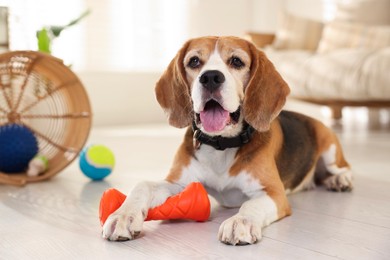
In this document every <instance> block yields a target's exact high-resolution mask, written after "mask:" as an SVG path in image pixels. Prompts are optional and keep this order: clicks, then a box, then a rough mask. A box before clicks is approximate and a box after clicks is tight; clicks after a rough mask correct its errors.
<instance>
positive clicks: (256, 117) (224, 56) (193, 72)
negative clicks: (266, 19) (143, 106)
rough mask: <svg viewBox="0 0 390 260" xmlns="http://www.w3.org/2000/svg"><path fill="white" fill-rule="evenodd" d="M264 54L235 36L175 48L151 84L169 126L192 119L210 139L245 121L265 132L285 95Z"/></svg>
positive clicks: (234, 129)
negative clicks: (169, 60) (174, 54)
mask: <svg viewBox="0 0 390 260" xmlns="http://www.w3.org/2000/svg"><path fill="white" fill-rule="evenodd" d="M289 91H290V90H289V88H288V86H287V84H286V82H285V81H284V80H283V79H282V78H281V76H280V75H279V73H278V72H277V71H276V70H275V68H274V66H273V64H272V63H271V62H270V61H269V60H268V59H267V57H266V56H265V54H264V53H263V52H262V51H260V50H258V49H257V48H256V47H255V46H254V45H253V44H252V43H250V42H248V41H246V40H243V39H240V38H236V37H202V38H196V39H192V40H189V41H188V42H186V43H185V44H184V46H183V47H182V48H181V49H180V50H179V52H178V53H177V55H176V57H175V58H174V59H173V60H172V61H171V63H170V64H169V66H168V68H167V70H166V71H165V72H164V74H163V75H162V77H161V78H160V80H159V81H158V82H157V85H156V96H157V100H158V102H159V103H160V105H161V107H162V108H163V109H164V110H165V111H166V112H167V113H168V116H169V123H170V124H171V125H173V126H175V127H180V128H181V127H186V126H188V125H190V124H191V123H192V121H193V120H195V122H196V124H197V125H198V127H199V128H200V129H201V130H202V131H203V132H205V133H207V134H210V135H223V136H233V135H236V134H238V133H239V132H240V131H241V128H242V125H243V124H242V122H243V121H246V122H247V123H248V124H250V125H251V126H252V127H254V128H255V129H256V130H258V131H267V130H268V129H269V128H270V123H271V121H272V120H273V119H274V118H275V117H276V116H277V115H278V114H279V112H280V111H281V109H282V107H283V105H284V103H285V101H286V96H287V95H288V93H289Z"/></svg>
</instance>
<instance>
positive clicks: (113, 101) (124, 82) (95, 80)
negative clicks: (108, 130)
mask: <svg viewBox="0 0 390 260" xmlns="http://www.w3.org/2000/svg"><path fill="white" fill-rule="evenodd" d="M77 75H78V76H79V78H80V80H81V81H82V83H83V84H84V86H85V88H86V90H87V93H88V96H89V99H90V102H91V105H92V111H93V125H95V126H101V125H126V124H134V123H135V124H140V123H142V124H143V123H154V122H164V121H166V119H165V115H164V114H163V112H162V110H161V109H160V107H159V105H158V103H157V101H156V99H155V96H154V86H155V83H156V82H157V80H158V78H159V76H160V75H159V73H153V72H126V73H124V72H102V71H100V72H96V71H90V72H85V71H84V72H77Z"/></svg>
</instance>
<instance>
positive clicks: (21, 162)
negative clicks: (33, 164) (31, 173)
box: [0, 124, 38, 173]
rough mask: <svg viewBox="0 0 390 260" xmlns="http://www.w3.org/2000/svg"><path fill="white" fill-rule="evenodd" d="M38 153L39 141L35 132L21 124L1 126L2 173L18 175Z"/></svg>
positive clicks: (0, 169) (0, 154)
mask: <svg viewBox="0 0 390 260" xmlns="http://www.w3.org/2000/svg"><path fill="white" fill-rule="evenodd" d="M37 153H38V141H37V139H36V137H35V135H34V133H33V132H31V130H30V129H28V128H27V127H25V126H23V125H20V124H7V125H3V126H0V171H2V172H5V173H18V172H23V171H25V170H26V169H27V167H28V163H29V162H30V161H31V159H32V158H33V157H34V156H35V155H36V154H37Z"/></svg>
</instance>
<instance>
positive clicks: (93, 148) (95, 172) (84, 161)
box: [79, 145, 115, 180]
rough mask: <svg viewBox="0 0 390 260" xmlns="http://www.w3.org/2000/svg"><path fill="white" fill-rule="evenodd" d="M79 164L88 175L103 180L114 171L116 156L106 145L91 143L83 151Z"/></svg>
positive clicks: (93, 178)
mask: <svg viewBox="0 0 390 260" xmlns="http://www.w3.org/2000/svg"><path fill="white" fill-rule="evenodd" d="M79 165H80V169H81V171H82V172H83V173H84V175H86V176H87V177H89V178H91V179H92V180H102V179H104V178H105V177H107V176H108V175H109V174H110V173H111V172H112V170H113V168H114V166H115V157H114V154H113V153H112V151H111V150H110V149H109V148H107V147H106V146H104V145H90V146H88V147H86V148H84V149H83V150H82V151H81V154H80V161H79Z"/></svg>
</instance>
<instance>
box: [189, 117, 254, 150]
mask: <svg viewBox="0 0 390 260" xmlns="http://www.w3.org/2000/svg"><path fill="white" fill-rule="evenodd" d="M192 130H193V131H194V146H195V148H199V146H200V145H201V144H207V145H210V146H212V147H214V148H215V149H217V150H221V151H222V150H225V149H226V148H234V147H241V146H243V145H244V144H247V143H249V142H250V140H251V139H252V136H253V133H254V132H255V129H254V128H253V127H252V126H250V125H248V124H245V126H244V129H242V131H241V133H240V134H239V135H237V136H234V137H222V136H220V135H218V136H209V135H206V134H205V133H203V132H202V131H200V129H199V128H198V127H197V126H196V123H195V122H192Z"/></svg>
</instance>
